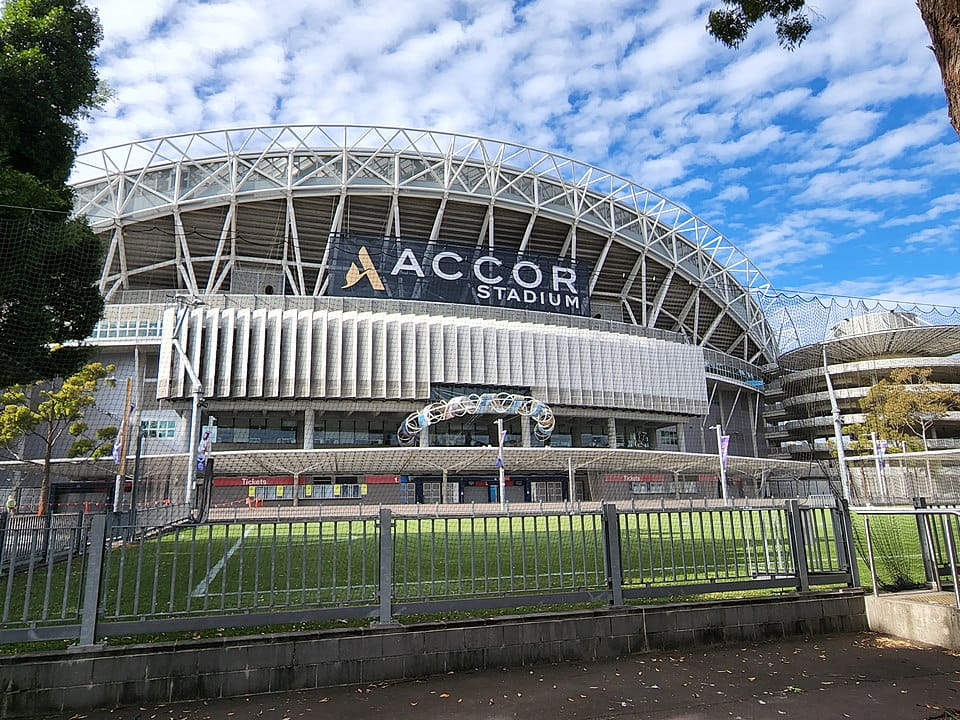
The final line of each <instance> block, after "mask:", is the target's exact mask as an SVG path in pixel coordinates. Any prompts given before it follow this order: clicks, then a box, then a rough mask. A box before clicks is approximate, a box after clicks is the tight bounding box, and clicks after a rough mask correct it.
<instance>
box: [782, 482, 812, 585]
mask: <svg viewBox="0 0 960 720" xmlns="http://www.w3.org/2000/svg"><path fill="white" fill-rule="evenodd" d="M787 512H788V513H789V514H788V516H787V517H788V519H789V522H788V523H787V527H788V528H789V529H790V552H791V553H792V554H793V566H794V570H795V571H796V573H797V590H799V591H800V592H808V591H809V590H810V574H809V571H808V569H807V543H806V541H805V539H804V532H803V516H802V515H801V513H800V503H799V502H798V501H797V500H789V501H788V502H787Z"/></svg>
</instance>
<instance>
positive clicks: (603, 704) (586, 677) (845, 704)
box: [50, 633, 960, 720]
mask: <svg viewBox="0 0 960 720" xmlns="http://www.w3.org/2000/svg"><path fill="white" fill-rule="evenodd" d="M54 717H55V718H56V719H57V720H65V719H66V718H70V717H73V718H77V719H78V720H79V718H86V719H87V720H108V719H109V720H297V719H298V718H334V719H336V720H361V719H362V720H369V718H371V717H382V718H391V720H392V719H397V720H408V719H409V720H413V719H416V720H465V719H469V720H473V719H474V718H485V719H489V720H501V719H504V720H505V719H507V718H547V719H549V720H566V719H568V718H569V719H574V718H576V719H577V720H588V719H598V718H618V719H623V720H626V719H628V718H651V719H653V720H707V719H710V720H713V719H714V718H741V719H743V720H748V719H752V718H757V719H760V718H764V719H766V718H773V719H779V718H783V717H787V718H790V717H793V718H803V719H804V720H832V719H833V718H857V719H860V718H862V719H864V720H867V719H869V720H913V719H917V720H921V719H923V720H927V719H930V718H942V719H944V720H946V719H947V718H960V653H951V652H947V651H944V650H939V649H932V648H923V647H920V646H917V645H914V644H911V643H908V642H905V641H901V640H895V639H892V638H888V637H885V636H881V635H874V634H871V633H861V634H858V635H836V636H829V637H817V638H806V639H804V638H800V639H792V640H787V641H783V642H776V643H767V644H756V645H752V644H751V645H736V646H730V647H724V648H711V649H708V650H702V649H701V650H697V651H695V652H694V651H688V652H667V653H651V654H645V655H634V656H630V657H625V658H621V659H619V660H615V661H607V662H597V663H590V664H586V665H581V664H571V663H562V664H556V665H538V666H534V667H526V668H514V669H509V670H506V669H501V670H486V671H474V672H458V673H450V674H448V675H441V676H436V677H431V678H426V679H424V680H416V681H403V682H389V683H377V684H373V685H364V686H347V687H338V688H327V689H324V690H311V691H301V692H290V693H278V694H275V695H261V696H257V697H249V698H238V699H224V700H208V701H206V702H193V703H182V704H175V705H166V706H163V705H160V706H157V705H150V706H144V707H141V708H128V709H120V710H115V711H100V712H89V713H79V714H65V715H60V716H51V718H50V720H53V718H54Z"/></svg>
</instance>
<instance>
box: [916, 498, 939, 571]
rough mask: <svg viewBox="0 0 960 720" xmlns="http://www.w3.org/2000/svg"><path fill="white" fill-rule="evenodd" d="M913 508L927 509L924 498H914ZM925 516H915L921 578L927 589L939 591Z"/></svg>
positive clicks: (927, 521) (936, 569)
mask: <svg viewBox="0 0 960 720" xmlns="http://www.w3.org/2000/svg"><path fill="white" fill-rule="evenodd" d="M913 507H915V508H916V509H917V510H922V509H924V508H925V507H927V499H926V498H925V497H915V498H914V499H913ZM928 517H929V516H927V515H917V536H918V537H919V538H920V557H921V558H923V577H924V581H925V583H926V585H927V587H935V588H936V589H937V590H939V589H940V571H939V569H938V568H937V564H936V562H935V561H934V557H935V554H934V549H933V547H932V544H931V539H932V538H931V533H930V521H929V519H928Z"/></svg>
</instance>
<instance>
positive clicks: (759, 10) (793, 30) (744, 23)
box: [707, 0, 813, 50]
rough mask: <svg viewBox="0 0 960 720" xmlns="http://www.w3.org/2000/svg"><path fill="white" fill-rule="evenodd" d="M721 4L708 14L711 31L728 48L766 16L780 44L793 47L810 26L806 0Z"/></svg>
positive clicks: (746, 0) (726, 1) (748, 0)
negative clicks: (775, 29)
mask: <svg viewBox="0 0 960 720" xmlns="http://www.w3.org/2000/svg"><path fill="white" fill-rule="evenodd" d="M723 1H724V6H723V7H722V8H718V9H716V10H711V11H710V14H709V15H708V16H707V29H708V30H709V31H710V34H711V35H713V36H714V37H715V38H716V39H717V40H719V41H720V42H722V43H723V44H724V45H726V46H727V47H731V48H738V47H740V45H741V44H742V43H743V41H744V40H746V39H747V35H749V33H750V30H751V29H752V28H753V26H754V25H756V24H757V23H758V22H760V21H761V20H763V19H764V18H766V17H770V18H772V19H773V20H774V22H775V23H776V26H777V38H779V40H780V45H781V46H783V47H785V48H787V49H788V50H793V49H794V48H796V47H797V46H799V45H800V43H802V42H803V41H804V39H805V38H806V37H807V35H808V34H809V33H810V31H811V30H812V29H813V25H812V24H811V23H810V18H809V17H807V14H806V12H804V11H805V9H806V7H805V6H806V4H807V3H806V0H723Z"/></svg>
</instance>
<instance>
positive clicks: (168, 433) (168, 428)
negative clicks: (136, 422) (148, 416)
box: [140, 420, 177, 438]
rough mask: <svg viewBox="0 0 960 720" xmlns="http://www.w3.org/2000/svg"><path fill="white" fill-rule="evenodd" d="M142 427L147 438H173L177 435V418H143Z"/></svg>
mask: <svg viewBox="0 0 960 720" xmlns="http://www.w3.org/2000/svg"><path fill="white" fill-rule="evenodd" d="M140 428H141V429H142V431H143V436H144V437H145V438H172V437H176V436H177V421H176V420H143V421H141V422H140Z"/></svg>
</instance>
